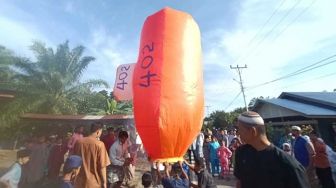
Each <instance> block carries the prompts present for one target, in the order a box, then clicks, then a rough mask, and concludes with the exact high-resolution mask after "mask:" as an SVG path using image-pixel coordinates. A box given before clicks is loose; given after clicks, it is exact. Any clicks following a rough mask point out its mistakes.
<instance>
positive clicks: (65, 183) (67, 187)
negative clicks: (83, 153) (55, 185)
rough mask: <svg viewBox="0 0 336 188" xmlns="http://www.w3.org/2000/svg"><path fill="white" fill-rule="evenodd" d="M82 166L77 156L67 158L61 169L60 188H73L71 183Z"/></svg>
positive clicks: (80, 159)
mask: <svg viewBox="0 0 336 188" xmlns="http://www.w3.org/2000/svg"><path fill="white" fill-rule="evenodd" d="M81 166H82V158H81V157H80V156H78V155H71V156H69V157H68V158H67V160H66V161H65V163H64V167H63V174H64V175H63V178H62V181H61V185H60V188H73V187H74V186H73V181H74V180H75V178H76V176H77V175H78V173H79V170H80V167H81Z"/></svg>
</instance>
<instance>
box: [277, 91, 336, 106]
mask: <svg viewBox="0 0 336 188" xmlns="http://www.w3.org/2000/svg"><path fill="white" fill-rule="evenodd" d="M279 98H281V99H290V100H295V101H302V102H305V103H311V104H315V105H320V106H321V105H322V106H324V107H331V108H335V109H336V92H283V93H281V95H280V96H279Z"/></svg>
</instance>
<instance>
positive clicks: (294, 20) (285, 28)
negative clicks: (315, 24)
mask: <svg viewBox="0 0 336 188" xmlns="http://www.w3.org/2000/svg"><path fill="white" fill-rule="evenodd" d="M315 2H316V0H313V1H312V2H311V3H310V4H309V5H308V6H307V7H306V8H304V9H303V10H302V11H301V12H300V13H299V14H298V15H297V16H296V17H295V18H294V19H293V20H292V21H291V22H289V24H287V25H286V26H285V27H284V29H283V30H281V31H280V32H279V34H278V35H276V37H274V39H273V41H275V40H276V39H277V38H278V37H279V36H280V35H281V34H282V33H283V32H285V31H286V30H287V29H288V28H289V26H290V25H292V24H293V23H294V22H296V21H297V20H298V19H299V18H300V17H301V16H302V15H303V14H304V13H305V12H306V11H307V10H308V9H309V8H310V7H312V6H313V4H314V3H315Z"/></svg>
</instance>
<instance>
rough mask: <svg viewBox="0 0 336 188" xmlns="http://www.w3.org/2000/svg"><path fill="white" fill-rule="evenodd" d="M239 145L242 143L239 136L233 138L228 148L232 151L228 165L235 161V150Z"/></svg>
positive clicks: (231, 165)
mask: <svg viewBox="0 0 336 188" xmlns="http://www.w3.org/2000/svg"><path fill="white" fill-rule="evenodd" d="M240 145H242V143H241V141H240V139H239V138H234V139H233V140H232V141H231V143H230V146H229V149H230V150H231V152H232V157H231V160H230V167H233V164H234V163H235V152H236V150H237V148H238V147H239V146H240Z"/></svg>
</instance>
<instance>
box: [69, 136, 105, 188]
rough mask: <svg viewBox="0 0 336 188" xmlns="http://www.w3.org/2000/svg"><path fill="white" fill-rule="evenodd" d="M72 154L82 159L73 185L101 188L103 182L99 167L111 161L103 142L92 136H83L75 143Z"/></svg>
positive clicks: (81, 187) (103, 166) (85, 187)
mask: <svg viewBox="0 0 336 188" xmlns="http://www.w3.org/2000/svg"><path fill="white" fill-rule="evenodd" d="M74 154H75V155H79V156H81V157H82V159H83V165H82V167H81V169H80V171H79V174H78V176H77V178H76V181H75V187H80V188H101V187H102V184H103V182H102V176H101V169H102V168H105V167H107V166H108V165H109V164H110V163H111V162H110V159H109V157H108V155H107V151H106V149H105V145H104V143H103V142H101V141H99V140H97V139H95V138H92V137H85V138H83V139H81V140H79V141H78V142H77V143H76V145H75V148H74ZM105 183H106V182H105Z"/></svg>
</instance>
